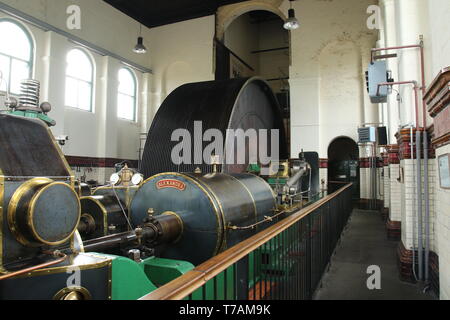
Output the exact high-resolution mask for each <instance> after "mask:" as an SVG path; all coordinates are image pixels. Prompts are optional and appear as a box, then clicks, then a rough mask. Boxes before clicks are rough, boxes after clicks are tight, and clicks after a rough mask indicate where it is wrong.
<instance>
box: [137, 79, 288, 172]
mask: <svg viewBox="0 0 450 320" xmlns="http://www.w3.org/2000/svg"><path fill="white" fill-rule="evenodd" d="M196 122H197V124H198V122H201V132H198V131H199V130H197V131H196V130H195V128H196V126H195V123H196ZM197 128H198V126H197ZM179 129H183V130H187V132H189V134H190V137H187V138H185V139H181V140H182V141H172V140H173V137H172V135H173V133H174V132H175V131H176V130H179ZM209 129H215V130H219V131H220V132H221V133H222V135H223V137H224V138H226V139H225V141H224V146H223V147H224V152H225V154H228V153H229V154H234V158H235V159H234V161H229V162H233V163H234V164H231V163H230V164H225V165H223V166H222V165H220V166H218V172H223V173H241V172H245V171H246V170H247V167H248V164H249V162H250V160H249V150H250V148H253V149H255V148H256V149H257V150H256V151H257V153H258V154H259V152H258V150H259V147H258V146H249V142H248V140H247V142H246V145H245V150H239V151H240V152H244V151H245V154H246V159H245V161H244V162H245V163H244V164H239V161H237V155H236V153H237V152H235V147H236V145H237V142H236V141H237V138H236V137H235V136H230V135H228V136H227V132H228V131H227V130H236V129H242V130H244V131H247V130H248V129H255V130H260V129H264V130H273V129H274V130H279V146H280V155H279V156H280V159H287V158H288V157H289V155H288V151H287V142H286V132H285V129H284V124H283V118H282V115H281V111H280V109H279V106H278V102H277V100H276V98H275V96H274V94H273V92H272V90H271V89H270V87H269V85H268V84H267V83H266V82H265V81H264V80H261V79H258V78H251V79H233V80H223V81H208V82H199V83H190V84H186V85H183V86H181V87H179V88H178V89H176V90H175V91H174V92H172V93H171V94H170V95H169V96H168V97H167V99H166V100H165V101H164V103H163V105H162V106H161V108H160V109H159V111H158V113H157V114H156V117H155V119H154V121H153V124H152V126H151V128H150V132H149V134H148V139H147V142H146V146H145V150H144V155H143V160H142V163H141V167H140V172H141V173H142V174H144V176H145V177H146V178H148V177H151V176H153V175H155V174H158V173H162V172H195V170H196V169H197V168H200V169H201V171H202V172H203V173H211V172H213V166H212V165H211V164H208V162H209V163H210V159H206V160H205V159H204V157H203V150H205V148H206V147H207V146H209V145H210V144H211V141H202V140H203V139H202V135H203V133H204V132H205V131H206V130H209ZM196 132H197V133H198V134H199V135H200V136H198V135H196V134H195V133H196ZM189 138H190V139H189ZM233 138H234V142H235V144H234V146H233ZM267 140H268V141H267V150H268V151H269V152H270V150H271V146H270V137H268V139H267ZM162 141H163V142H162ZM180 143H184V144H183V146H185V147H186V148H185V152H186V153H187V155H188V156H189V157H188V158H189V159H188V160H189V161H186V162H190V163H182V164H176V163H174V162H178V161H179V160H180V159H172V153H173V151H174V148H175V147H176V146H179V145H180ZM188 145H190V148H189V146H188ZM185 156H186V155H185V154H184V153H183V154H182V155H181V156H180V157H182V158H184V157H185ZM197 158H198V159H197ZM174 160H177V161H174ZM223 160H224V159H220V161H223Z"/></svg>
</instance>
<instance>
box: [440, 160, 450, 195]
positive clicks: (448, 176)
mask: <svg viewBox="0 0 450 320" xmlns="http://www.w3.org/2000/svg"><path fill="white" fill-rule="evenodd" d="M438 160H439V181H440V184H441V188H444V189H450V154H449V153H447V154H444V155H442V156H440V157H439V159H438Z"/></svg>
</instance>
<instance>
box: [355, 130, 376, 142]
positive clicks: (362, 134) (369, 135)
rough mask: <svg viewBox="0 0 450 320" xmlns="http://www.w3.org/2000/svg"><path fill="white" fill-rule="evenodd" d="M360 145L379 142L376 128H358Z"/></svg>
mask: <svg viewBox="0 0 450 320" xmlns="http://www.w3.org/2000/svg"><path fill="white" fill-rule="evenodd" d="M358 137H359V143H370V142H377V131H376V128H375V127H364V128H358Z"/></svg>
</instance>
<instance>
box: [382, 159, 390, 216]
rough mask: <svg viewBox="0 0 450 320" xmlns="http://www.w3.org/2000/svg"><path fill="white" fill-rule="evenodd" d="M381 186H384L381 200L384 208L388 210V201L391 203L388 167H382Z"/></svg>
mask: <svg viewBox="0 0 450 320" xmlns="http://www.w3.org/2000/svg"><path fill="white" fill-rule="evenodd" d="M383 173H384V175H383V185H384V193H383V200H384V207H385V208H389V207H390V201H391V194H390V192H391V180H390V177H389V173H390V170H389V167H383Z"/></svg>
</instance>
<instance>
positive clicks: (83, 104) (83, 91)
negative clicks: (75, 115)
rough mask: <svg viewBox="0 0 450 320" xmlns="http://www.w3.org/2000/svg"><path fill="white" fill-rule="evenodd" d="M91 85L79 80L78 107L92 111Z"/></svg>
mask: <svg viewBox="0 0 450 320" xmlns="http://www.w3.org/2000/svg"><path fill="white" fill-rule="evenodd" d="M91 92H92V90H91V85H90V84H89V83H86V82H82V81H79V82H78V108H80V109H83V110H86V111H91Z"/></svg>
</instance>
